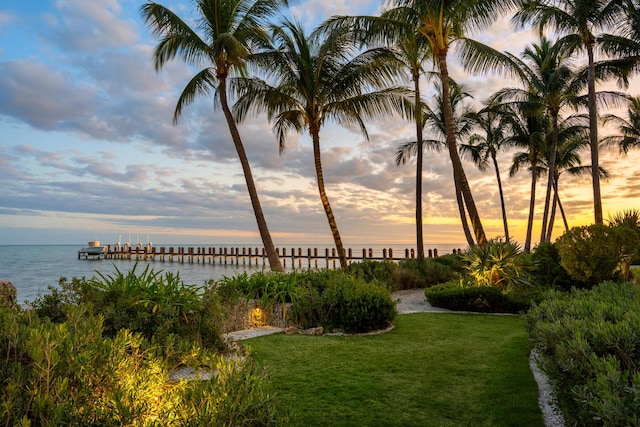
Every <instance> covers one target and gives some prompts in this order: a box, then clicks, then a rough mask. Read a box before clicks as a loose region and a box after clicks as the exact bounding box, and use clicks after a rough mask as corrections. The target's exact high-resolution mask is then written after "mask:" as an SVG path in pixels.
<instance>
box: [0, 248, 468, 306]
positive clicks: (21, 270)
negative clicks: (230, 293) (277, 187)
mask: <svg viewBox="0 0 640 427" xmlns="http://www.w3.org/2000/svg"><path fill="white" fill-rule="evenodd" d="M154 246H156V247H157V248H159V247H161V246H165V247H167V248H168V247H169V246H173V247H176V248H177V247H179V246H182V247H188V246H200V247H202V246H204V247H207V245H158V244H154ZM257 246H258V245H227V246H225V245H215V248H216V251H217V250H218V249H219V248H223V247H228V248H232V247H234V248H236V247H237V248H242V247H246V248H248V247H252V248H255V247H257ZM82 247H83V245H55V246H54V245H52V246H44V245H42V246H2V245H0V280H9V281H10V282H12V283H13V284H14V286H15V287H16V289H17V290H18V301H20V302H24V301H26V300H32V299H33V298H35V297H36V296H38V295H42V294H43V293H46V292H48V290H47V288H48V286H54V287H55V286H58V281H59V279H60V278H61V277H66V278H67V279H69V280H71V278H73V277H87V278H90V277H93V276H94V275H95V274H96V272H100V273H102V274H104V275H107V274H111V273H114V272H115V271H116V269H118V270H120V271H121V272H127V271H129V270H130V269H131V268H133V267H134V265H135V261H130V260H110V259H109V260H105V259H95V260H84V259H82V260H79V259H78V250H80V249H81V248H82ZM293 247H295V248H296V250H297V248H298V247H300V248H302V251H303V252H302V253H303V254H306V253H307V248H308V247H317V248H318V249H319V253H324V248H325V247H327V246H322V245H315V246H310V245H307V246H295V245H291V246H286V248H287V253H289V252H290V250H291V248H293ZM364 247H365V246H351V248H352V249H353V254H354V256H355V255H356V254H357V255H361V254H362V249H363V248H364ZM406 247H407V246H406V245H405V246H403V245H372V246H366V248H367V249H369V248H372V249H373V251H374V256H381V255H382V250H383V248H392V249H393V251H394V256H396V257H397V256H403V254H404V251H405V248H406ZM457 247H459V245H438V246H437V249H438V252H439V253H440V254H445V253H451V251H452V250H453V249H454V248H457ZM148 263H149V264H151V267H152V268H153V269H154V271H165V272H168V271H170V272H173V273H179V274H180V278H181V279H182V281H184V282H185V283H188V284H196V285H201V284H204V283H205V282H206V281H208V280H210V279H213V280H219V279H221V278H222V277H224V276H233V275H236V274H239V273H242V272H244V271H248V272H249V273H251V272H254V271H257V270H261V269H262V262H260V264H259V266H258V267H256V266H255V265H254V266H251V267H249V266H243V265H239V266H236V265H229V264H227V265H220V264H189V263H186V262H185V263H184V264H183V263H179V262H168V261H165V262H161V261H159V260H157V261H138V265H137V267H136V270H137V271H142V270H144V268H145V267H146V265H147V264H148ZM303 265H304V263H303ZM287 266H288V267H290V265H287ZM319 267H324V264H322V263H320V264H319ZM267 268H268V267H267Z"/></svg>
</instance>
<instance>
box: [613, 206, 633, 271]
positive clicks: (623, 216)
mask: <svg viewBox="0 0 640 427" xmlns="http://www.w3.org/2000/svg"><path fill="white" fill-rule="evenodd" d="M608 224H609V227H621V228H622V229H623V230H624V231H626V232H627V233H628V234H627V235H626V237H628V240H629V241H628V242H625V243H626V244H627V245H633V241H634V240H637V247H636V248H635V255H634V254H632V253H630V254H629V257H628V258H625V259H624V260H623V261H624V262H625V265H624V266H623V268H628V267H629V266H630V265H631V264H638V263H640V210H638V209H626V210H624V211H622V212H618V213H616V214H615V215H614V216H613V217H611V218H609V221H608ZM633 236H636V237H638V239H634V238H633ZM629 252H632V251H629ZM627 273H628V272H627ZM623 275H624V276H625V278H626V279H628V278H629V275H628V274H624V273H623Z"/></svg>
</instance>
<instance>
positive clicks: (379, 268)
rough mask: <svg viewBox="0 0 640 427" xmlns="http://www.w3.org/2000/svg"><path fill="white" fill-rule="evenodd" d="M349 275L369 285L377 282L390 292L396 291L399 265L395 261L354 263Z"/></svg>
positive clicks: (350, 267)
mask: <svg viewBox="0 0 640 427" xmlns="http://www.w3.org/2000/svg"><path fill="white" fill-rule="evenodd" d="M349 274H351V275H352V276H354V277H356V278H358V279H360V280H363V281H365V282H367V283H372V282H375V283H377V284H379V285H381V286H384V287H386V288H387V289H389V291H394V290H395V287H396V286H395V281H396V277H397V274H398V264H396V263H395V262H393V261H371V260H365V261H362V262H354V263H352V264H351V265H350V266H349Z"/></svg>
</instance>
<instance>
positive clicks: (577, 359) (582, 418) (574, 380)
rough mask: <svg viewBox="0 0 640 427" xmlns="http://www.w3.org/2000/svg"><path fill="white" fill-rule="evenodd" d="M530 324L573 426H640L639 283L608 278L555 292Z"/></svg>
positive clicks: (537, 309)
mask: <svg viewBox="0 0 640 427" xmlns="http://www.w3.org/2000/svg"><path fill="white" fill-rule="evenodd" d="M528 323H529V331H530V337H531V341H532V343H533V346H534V347H535V349H536V350H537V352H538V353H539V354H540V355H541V356H542V361H541V366H542V369H543V370H544V371H545V373H546V374H547V375H548V376H549V378H550V379H551V384H553V387H554V396H555V398H556V400H557V402H558V404H559V406H560V408H561V409H562V412H563V413H564V415H565V418H567V421H568V425H581V426H601V425H606V426H622V425H638V422H639V421H640V419H639V414H640V399H638V396H640V370H639V367H640V288H638V287H637V286H635V285H632V284H631V283H622V284H619V283H615V282H605V283H602V284H600V285H597V286H595V287H594V288H592V289H591V290H585V289H582V290H576V291H574V292H572V293H563V292H557V291H556V292H554V293H552V294H551V295H550V296H549V297H548V298H547V299H546V300H545V301H543V302H541V303H540V304H539V305H538V306H537V307H535V308H533V309H532V310H531V311H530V312H529V314H528Z"/></svg>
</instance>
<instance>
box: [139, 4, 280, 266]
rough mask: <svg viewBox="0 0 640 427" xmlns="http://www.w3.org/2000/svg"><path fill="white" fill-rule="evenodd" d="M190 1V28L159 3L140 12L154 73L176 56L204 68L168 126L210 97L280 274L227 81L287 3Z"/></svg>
mask: <svg viewBox="0 0 640 427" xmlns="http://www.w3.org/2000/svg"><path fill="white" fill-rule="evenodd" d="M194 3H195V9H196V11H197V19H196V21H195V23H196V26H195V28H192V27H190V26H189V24H187V23H186V22H185V21H183V20H182V19H181V18H180V17H179V16H178V15H176V14H175V13H174V12H173V11H172V10H171V9H170V8H167V7H165V6H162V5H160V4H158V3H153V2H149V3H146V4H144V5H143V6H142V7H141V9H140V11H141V13H142V16H143V17H144V20H145V22H146V23H147V25H148V26H149V27H150V28H151V30H152V32H153V34H154V35H155V36H157V37H159V38H160V42H159V43H158V45H157V46H156V49H155V52H154V64H155V68H156V71H159V70H161V69H162V68H163V67H164V65H165V64H166V63H167V62H169V61H170V60H172V59H173V58H175V57H176V56H179V57H181V58H182V60H183V61H184V62H185V63H186V64H188V65H191V66H194V67H200V66H202V65H203V64H205V68H203V69H202V70H200V71H199V72H198V73H197V74H196V75H195V76H194V77H193V78H192V79H191V81H189V83H187V85H186V86H185V88H184V89H183V91H182V94H181V95H180V98H179V99H178V103H177V104H176V108H175V111H174V114H173V123H174V124H177V122H178V118H179V117H180V115H181V113H182V110H183V108H184V107H185V106H187V105H189V104H191V103H193V102H194V101H195V99H196V98H197V97H198V96H206V95H210V94H211V93H214V94H215V100H216V101H217V102H219V103H220V106H221V107H222V111H223V112H224V116H225V119H226V121H227V125H228V127H229V131H230V132H231V139H232V140H233V144H234V146H235V149H236V152H237V154H238V158H239V159H240V164H241V165H242V171H243V173H244V178H245V181H246V184H247V189H248V191H249V197H250V199H251V205H252V207H253V211H254V214H255V217H256V221H257V223H258V230H259V232H260V238H261V239H262V244H263V245H264V247H265V250H266V253H267V257H268V259H269V265H270V267H271V269H272V270H275V271H284V268H283V267H282V263H281V262H280V258H279V257H278V253H277V252H276V248H275V246H274V244H273V240H272V238H271V234H270V233H269V228H268V226H267V221H266V220H265V218H264V213H263V210H262V205H261V204H260V199H259V198H258V191H257V189H256V186H255V182H254V180H253V174H252V172H251V166H250V165H249V160H248V159H247V155H246V152H245V149H244V145H243V143H242V139H241V138H240V132H239V131H238V127H237V125H236V122H235V121H234V119H233V116H232V114H231V110H230V109H229V104H228V101H227V79H228V78H229V77H230V76H232V75H234V74H245V71H246V63H245V61H246V58H247V56H248V55H249V54H250V53H251V51H252V46H253V45H254V44H255V43H257V42H260V41H264V40H265V39H266V38H267V36H268V35H267V33H266V31H264V29H263V28H262V25H263V24H264V23H265V21H266V20H268V19H269V18H271V17H272V16H274V15H275V14H276V13H277V12H278V11H279V9H280V7H281V6H283V5H286V4H287V0H224V1H223V0H194Z"/></svg>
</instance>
